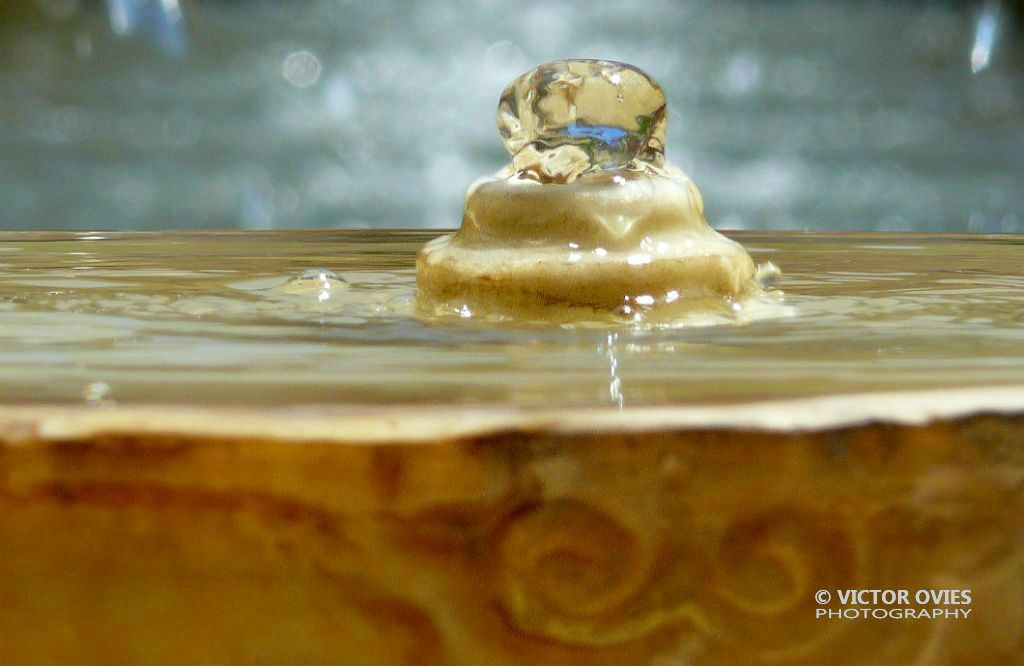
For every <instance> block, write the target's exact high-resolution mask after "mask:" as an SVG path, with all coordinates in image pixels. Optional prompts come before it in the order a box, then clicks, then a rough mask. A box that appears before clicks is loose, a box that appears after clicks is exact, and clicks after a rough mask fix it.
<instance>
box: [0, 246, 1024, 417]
mask: <svg viewBox="0 0 1024 666" xmlns="http://www.w3.org/2000/svg"><path fill="white" fill-rule="evenodd" d="M433 235H434V234H431V233H427V232H400V231H389V232H380V233H363V234H357V233H353V232H343V231H335V232H306V233H294V232H273V233H264V234H258V235H252V234H230V233H225V234H214V233H211V234H195V235H187V234H175V233H159V234H146V235H124V234H113V233H111V234H64V235H61V234H30V235H25V234H20V235H19V234H4V235H0V402H3V403H28V402H35V403H38V402H52V401H57V402H70V403H82V404H85V403H88V404H94V405H96V406H97V408H102V407H103V406H104V405H109V404H124V403H150V402H161V403H180V404H205V405H209V404H241V403H247V404H262V405H281V404H321V403H371V402H372V403H384V404H398V403H401V404H452V403H455V404H495V403H500V404H512V405H544V406H554V405H580V406H585V405H591V406H593V405H613V406H614V405H622V406H627V407H628V406H636V405H656V404H668V403H671V404H696V403H700V404H706V403H716V402H728V401H747V400H756V399H759V398H764V397H767V396H772V397H785V396H812V395H820V394H825V393H837V392H838V393H845V392H853V391H867V390H883V389H911V388H921V389H923V388H943V387H954V386H980V385H999V384H1012V383H1020V381H1021V377H1024V271H1022V269H1021V262H1020V257H1021V253H1022V252H1024V239H1020V238H1018V237H1014V236H974V237H970V238H967V237H948V236H947V237H923V236H916V235H915V236H903V235H889V234H875V235H867V234H861V235H845V236H835V235H820V234H797V235H779V234H774V235H767V234H757V233H752V232H745V233H740V234H734V237H735V238H736V239H737V240H739V241H741V242H742V243H744V245H746V246H747V247H748V249H749V250H750V252H751V254H752V255H753V256H754V258H755V260H756V261H758V262H760V263H765V262H769V261H770V262H773V263H775V264H778V265H779V266H782V267H783V268H784V271H785V272H784V276H783V277H782V279H781V281H780V282H779V284H778V287H779V288H781V289H783V290H784V291H785V292H786V303H787V305H788V306H790V307H792V308H794V309H795V313H794V316H792V317H786V318H774V319H765V320H758V321H752V322H750V323H748V324H746V325H739V326H735V325H734V326H714V327H696V328H685V329H680V330H671V331H643V330H634V329H631V328H629V327H623V326H620V327H617V328H614V329H608V328H605V329H593V328H585V327H584V328H564V327H558V326H536V325H534V326H516V325H512V324H508V323H505V324H495V323H494V322H478V321H476V320H475V319H474V318H472V317H469V318H467V319H466V320H446V321H445V322H444V323H436V322H429V321H424V320H422V319H420V318H418V317H416V316H415V308H416V301H415V287H414V279H415V275H414V267H413V263H414V256H415V252H416V251H417V250H418V249H419V247H420V246H421V245H422V244H423V243H424V242H425V241H426V240H428V239H429V238H431V237H432V236H433Z"/></svg>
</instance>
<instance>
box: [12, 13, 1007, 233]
mask: <svg viewBox="0 0 1024 666" xmlns="http://www.w3.org/2000/svg"><path fill="white" fill-rule="evenodd" d="M142 1H143V2H145V0H142ZM19 2H20V3H21V4H22V5H24V6H22V7H21V8H18V7H14V6H13V5H9V6H8V7H7V8H6V9H4V10H0V21H2V23H0V229H47V228H60V229H168V228H268V227H342V226H373V227H384V226H401V227H425V226H431V227H453V226H457V225H458V224H459V221H460V215H461V208H462V193H463V191H464V189H465V187H466V185H468V184H469V182H470V181H471V180H472V179H474V178H475V177H476V176H478V175H481V174H484V173H486V172H490V171H494V170H496V169H497V168H499V167H500V166H501V165H502V164H504V163H505V162H506V161H507V157H508V156H507V154H506V153H505V151H504V147H503V145H502V143H501V140H500V138H499V137H498V134H497V131H496V129H495V125H494V112H495V107H496V104H497V100H498V95H499V94H500V92H501V90H502V88H503V87H504V86H505V84H507V83H508V82H509V81H511V80H512V79H513V78H514V77H515V76H517V75H518V74H520V73H522V72H523V71H525V70H526V69H529V68H530V67H532V66H534V65H536V64H539V63H541V62H545V61H548V60H553V59H557V58H563V57H593V58H607V59H613V60H623V61H626V62H629V63H632V64H635V65H637V66H639V67H641V68H643V69H645V70H646V71H647V72H649V73H650V74H651V75H652V76H653V77H654V78H655V79H656V80H657V81H659V82H660V83H661V84H662V86H663V87H664V88H665V90H666V92H667V94H668V96H669V101H670V107H669V108H670V115H669V146H668V156H669V158H670V159H671V160H672V161H673V162H675V163H677V164H678V165H679V166H681V167H683V169H684V170H686V171H687V172H688V173H689V174H690V175H691V177H692V178H693V179H694V180H695V181H696V182H697V184H698V185H699V186H700V188H701V189H702V191H703V192H704V197H705V203H706V210H707V213H708V217H709V219H710V220H711V222H712V223H713V224H714V225H716V226H718V227H725V228H751V229H803V228H810V229H896V230H922V231H925V230H927V231H939V230H941V231H968V230H970V231H1010V232H1016V231H1021V230H1024V110H1022V109H1024V57H1022V55H1021V54H1022V48H1024V47H1022V45H1021V32H1020V31H1019V30H1018V31H1014V30H1013V29H1012V27H1011V26H1010V21H1009V20H1008V16H1009V13H1008V12H1007V11H1005V10H1002V11H1001V9H1002V6H1001V5H999V4H998V3H994V2H989V3H987V4H986V5H984V7H985V8H986V9H985V11H987V12H988V13H987V14H985V13H984V12H983V5H982V3H977V4H971V3H966V4H950V3H934V4H928V3H905V2H896V1H892V2H877V3H873V2H852V1H849V2H848V1H832V2H829V1H813V2H770V3H769V2H710V1H697V0H694V1H689V2H667V1H664V0H661V1H653V2H636V3H627V2H599V1H593V2H542V3H541V2H528V1H516V2H507V1H501V2H499V1H488V0H478V1H473V2H471V1H468V0H467V1H461V2H460V1H448V0H445V1H437V2H386V1H381V0H373V1H367V2H345V1H342V0H308V1H302V2H275V3H259V2H251V3H247V2H201V3H196V2H188V0H182V9H183V12H184V26H185V28H186V29H187V42H186V41H183V40H182V41H180V42H174V41H173V40H172V41H171V42H168V40H167V39H166V37H167V35H166V33H160V32H159V31H158V30H157V28H155V27H153V25H150V27H149V30H148V32H149V35H150V37H149V38H147V37H146V36H144V35H140V34H136V35H125V36H119V35H116V34H115V32H114V31H113V30H112V28H111V22H110V18H109V16H108V12H107V8H108V6H107V5H102V4H97V3H93V4H89V3H79V2H74V1H73V0H60V1H59V2H58V1H57V0H14V5H18V4H19ZM32 2H39V3H41V4H42V6H43V9H41V10H40V9H38V8H36V7H29V6H28V3H32ZM116 4H118V3H117V2H116V1H115V0H111V2H110V4H109V7H111V8H112V7H114V5H116ZM12 7H13V8H12ZM981 16H988V17H989V18H986V19H983V20H982V21H980V22H979V17H981ZM989 19H991V21H989V24H990V25H994V26H995V31H994V35H995V39H994V40H990V39H989V38H988V37H986V36H985V31H986V30H987V29H988V28H985V27H984V22H985V21H988V20H989ZM141 20H142V19H140V24H139V25H138V26H135V27H134V28H132V29H131V30H126V29H125V26H124V25H121V26H119V29H120V30H121V31H122V32H132V31H133V30H134V31H135V32H139V33H146V32H147V29H146V24H144V23H142V22H141ZM146 20H149V19H146ZM164 27H166V26H164ZM136 28H137V29H136ZM161 29H163V28H161ZM161 39H162V40H163V41H162V42H161ZM161 43H162V44H163V46H162V47H161ZM988 45H991V48H989V47H988ZM972 49H973V50H974V65H975V67H974V68H975V69H979V70H980V71H977V72H973V71H972V57H971V54H972ZM979 49H980V51H979ZM175 51H181V53H178V54H175ZM986 55H987V56H988V60H987V61H983V60H984V56H986ZM979 65H982V66H980V67H979Z"/></svg>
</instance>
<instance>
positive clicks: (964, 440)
mask: <svg viewBox="0 0 1024 666" xmlns="http://www.w3.org/2000/svg"><path fill="white" fill-rule="evenodd" d="M434 413H435V414H436V415H437V416H436V417H434V418H432V417H431V416H429V415H426V414H425V413H420V414H419V415H418V416H415V415H414V416H415V418H418V419H420V421H419V423H420V425H419V426H417V427H416V428H414V429H410V433H411V431H412V430H415V437H412V438H411V437H410V433H407V434H405V435H403V434H401V432H399V431H396V430H394V429H391V430H389V427H387V426H384V421H383V420H379V421H378V423H379V425H380V427H376V426H375V427H376V428H377V429H373V428H366V425H367V424H368V423H373V422H374V418H372V414H371V418H363V419H362V420H360V419H359V418H356V419H354V420H353V419H352V418H348V417H345V415H344V414H341V415H338V416H337V417H329V416H323V417H321V419H320V421H318V422H317V423H316V424H315V425H316V428H319V431H318V432H321V433H323V432H330V431H332V429H333V431H334V432H336V433H347V434H346V435H344V436H341V435H339V436H336V437H330V436H324V435H322V434H321V435H316V434H315V433H314V432H313V431H312V430H310V428H311V426H309V425H308V424H307V427H306V430H302V429H301V428H300V429H298V430H296V429H295V428H294V427H293V428H292V430H291V432H290V433H289V425H288V424H289V422H290V420H291V419H292V418H294V417H295V416H296V415H291V414H289V413H288V412H286V411H285V412H280V413H278V414H276V415H275V414H274V413H273V412H270V413H268V412H266V411H264V412H263V413H262V415H257V414H255V413H246V412H237V411H236V412H234V413H233V412H231V411H230V410H228V411H220V412H217V411H212V412H203V411H202V410H193V412H189V411H187V410H186V411H179V412H174V411H173V410H171V411H166V412H163V413H162V416H160V415H159V414H160V411H159V410H157V409H152V410H149V411H146V410H141V411H138V412H137V413H134V414H135V415H134V416H133V411H132V410H122V411H120V412H117V413H114V412H110V413H109V414H111V415H110V416H108V417H104V415H103V413H102V412H101V413H99V414H97V413H96V412H95V411H90V410H83V409H79V410H77V411H76V410H73V409H71V410H50V411H47V410H45V409H35V410H33V409H30V408H23V409H17V408H15V409H8V410H6V411H5V412H4V414H3V415H2V416H0V442H2V444H0V511H2V515H3V520H2V521H0V545H2V551H0V662H2V663H4V664H51V663H52V664H57V663H78V664H92V663H95V664H105V663H125V662H144V663H153V664H159V663H168V664H170V663H176V664H177V663H198V662H208V663H241V662H246V663H249V662H253V661H261V662H274V663H297V662H304V663H313V662H316V663H339V664H488V665H490V664H588V665H589V664H609V665H611V664H615V665H622V664H685V663H695V664H779V663H784V664H797V665H800V664H806V665H808V666H809V665H811V664H814V665H818V664H836V665H842V664H900V665H903V664H910V663H915V664H922V665H925V664H936V665H937V664H950V663H957V664H1010V663H1019V662H1020V660H1021V659H1022V658H1024V649H1022V648H1024V612H1022V609H1024V601H1022V600H1024V548H1022V545H1024V543H1022V541H1024V537H1022V536H1021V535H1022V534H1024V491H1022V489H1021V479H1024V448H1022V447H1021V445H1020V444H1021V434H1022V433H1024V420H1022V418H1021V417H1020V416H1011V415H1006V416H973V417H962V418H953V419H948V420H943V421H939V422H935V423H932V424H930V425H921V426H908V425H902V426H901V425H895V424H889V425H866V426H859V427H850V426H840V427H835V428H826V429H823V430H817V431H803V432H800V431H792V432H785V431H760V432H759V431H751V430H730V429H720V428H718V429H709V428H699V427H697V428H687V429H681V430H664V429H662V430H650V429H647V430H644V429H640V430H638V429H637V428H636V426H637V424H636V423H633V425H630V418H629V417H628V414H627V415H626V417H624V418H621V419H612V420H610V421H609V420H608V419H605V423H604V425H603V426H602V427H600V428H591V429H590V430H589V431H587V429H586V428H576V429H572V428H570V429H569V430H565V429H562V430H561V431H560V430H559V429H558V428H552V427H547V426H544V425H543V423H545V422H548V423H552V422H553V421H552V420H551V418H550V416H549V417H545V418H541V419H537V420H535V421H533V422H532V425H531V424H530V422H528V421H522V422H520V423H519V425H517V426H513V421H509V427H501V426H500V422H494V421H492V422H487V423H486V424H485V426H484V427H481V428H476V429H475V427H474V426H472V424H470V425H467V426H464V428H465V431H463V432H461V433H460V432H458V428H456V429H455V430H454V431H453V430H451V427H450V426H446V425H443V421H442V419H443V418H444V417H445V415H444V414H437V410H434ZM379 414H380V416H379V419H383V418H384V417H383V414H384V412H380V413H379ZM364 416H365V415H364ZM448 416H449V417H450V416H451V415H448ZM275 419H276V420H275ZM644 420H645V421H647V422H650V420H651V419H649V418H647V419H644ZM499 421H500V419H499ZM431 422H433V423H434V426H430V425H429V424H430V423H431ZM81 423H86V424H87V425H85V426H83V425H81ZM360 423H361V424H362V426H360V425H359V424H360ZM616 423H617V424H618V425H615V424H616ZM187 424H191V425H187ZM353 424H356V425H355V426H353ZM353 428H354V429H353ZM361 428H363V429H364V435H362V437H364V439H362V440H361V439H360V437H361V436H360V434H359V432H360V429H361ZM432 428H433V432H434V436H436V439H431V437H432V435H431V432H432ZM446 429H447V434H445V432H446ZM474 430H476V432H474ZM254 431H262V432H265V433H269V434H266V435H264V436H253V435H252V434H247V433H251V432H254ZM275 432H279V433H281V434H279V435H274V434H273V433H275ZM232 433H235V434H232ZM285 433H289V434H288V435H286V434H285ZM389 433H390V434H389ZM844 588H897V589H899V588H903V589H910V590H915V589H919V588H921V589H932V588H968V589H970V590H972V594H973V603H972V605H971V608H972V615H971V616H970V618H969V619H967V620H956V621H953V620H949V621H942V620H934V621H932V620H922V621H914V622H909V621H891V620H890V621H873V620H872V621H868V620H860V621H842V620H831V621H828V620H820V619H815V617H814V613H815V610H816V609H817V608H818V607H819V606H818V605H817V603H816V602H815V596H814V594H815V592H816V591H817V590H819V589H828V590H836V589H844Z"/></svg>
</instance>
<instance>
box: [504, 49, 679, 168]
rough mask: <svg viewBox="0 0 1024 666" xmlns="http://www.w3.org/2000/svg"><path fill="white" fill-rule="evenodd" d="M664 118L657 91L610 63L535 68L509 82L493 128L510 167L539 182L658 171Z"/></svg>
mask: <svg viewBox="0 0 1024 666" xmlns="http://www.w3.org/2000/svg"><path fill="white" fill-rule="evenodd" d="M666 119H667V107H666V102H665V94H664V92H662V90H661V86H659V85H658V84H657V83H655V82H654V81H652V80H651V78H650V77H649V76H647V74H645V73H644V72H642V71H641V70H639V69H637V68H636V67H633V66H632V65H627V64H624V63H620V62H612V61H609V60H559V61H556V62H550V63H547V64H545V65H540V66H539V67H536V68H534V69H532V70H530V71H529V72H527V73H525V74H523V75H522V76H520V77H519V78H518V79H516V80H515V81H513V82H512V83H511V84H509V86H508V87H507V88H505V91H504V92H503V93H502V95H501V101H500V103H499V105H498V131H499V132H501V136H502V138H503V139H504V141H505V146H506V147H507V148H508V151H509V152H510V153H511V154H512V165H513V167H514V168H515V170H516V171H517V172H519V174H520V175H521V176H522V177H525V178H530V179H533V180H537V181H540V182H542V183H568V182H572V181H573V180H575V179H576V178H577V177H578V176H579V175H580V174H582V173H585V172H587V171H593V170H599V169H631V170H640V171H646V170H648V168H649V167H660V166H662V164H663V163H664V159H665V157H664V154H665V122H666Z"/></svg>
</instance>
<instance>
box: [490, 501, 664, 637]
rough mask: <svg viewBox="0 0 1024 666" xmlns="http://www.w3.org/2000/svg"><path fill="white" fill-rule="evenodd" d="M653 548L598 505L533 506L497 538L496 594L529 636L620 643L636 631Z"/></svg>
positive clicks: (562, 502) (551, 503) (507, 526)
mask: <svg viewBox="0 0 1024 666" xmlns="http://www.w3.org/2000/svg"><path fill="white" fill-rule="evenodd" d="M651 550H652V548H651V546H650V544H648V543H647V542H646V540H645V538H644V537H643V536H642V535H640V534H638V533H637V532H636V531H635V530H632V529H630V528H629V527H627V526H626V525H624V524H622V522H620V521H618V520H616V519H615V518H614V517H612V516H610V515H608V514H607V513H605V512H603V511H601V510H600V509H598V508H597V507H592V506H590V505H586V504H583V503H580V502H577V501H572V500H559V501H556V502H549V503H546V504H542V505H539V506H535V507H532V508H529V509H527V510H525V511H522V512H520V513H518V514H516V515H514V516H512V517H511V518H510V519H508V520H507V521H506V523H505V525H504V527H503V529H502V530H501V531H500V533H499V534H498V540H497V545H496V548H495V554H496V556H497V558H498V563H497V564H498V567H499V575H498V581H499V584H500V586H501V589H500V590H499V594H500V596H501V598H502V603H503V606H504V608H505V611H506V612H507V614H508V615H509V616H510V619H511V620H512V622H513V623H514V624H515V626H516V627H517V628H518V629H519V630H521V631H524V632H526V633H530V634H534V635H540V636H545V637H549V638H556V639H558V640H561V641H565V642H569V643H575V644H584V645H599V644H607V643H612V642H618V641H621V640H625V639H626V638H628V637H630V636H632V635H634V634H636V633H637V627H636V626H635V625H636V619H635V618H633V617H631V615H630V609H631V602H632V601H633V600H634V598H635V597H636V596H637V595H638V594H639V593H640V592H642V591H643V589H644V586H645V583H646V581H647V579H648V576H649V572H650V568H651V562H652V553H651ZM640 633H642V632H640Z"/></svg>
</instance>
